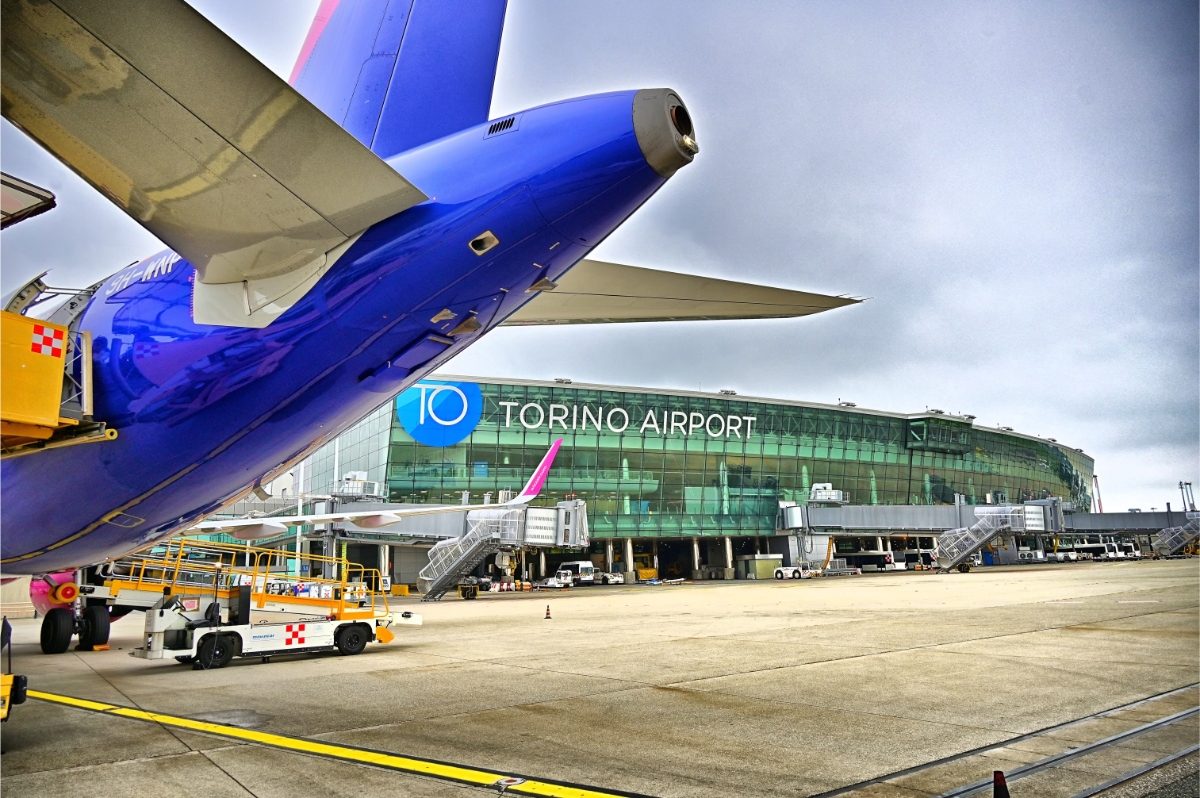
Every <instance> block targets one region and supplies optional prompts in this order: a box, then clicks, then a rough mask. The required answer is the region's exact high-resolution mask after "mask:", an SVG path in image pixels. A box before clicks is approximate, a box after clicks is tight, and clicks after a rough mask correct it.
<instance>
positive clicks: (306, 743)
mask: <svg viewBox="0 0 1200 798" xmlns="http://www.w3.org/2000/svg"><path fill="white" fill-rule="evenodd" d="M28 696H29V697H30V698H36V699H38V700H39V701H47V702H49V703H52V704H60V705H62V706H68V707H74V708H75V709H84V710H88V711H91V712H98V713H101V714H104V715H115V716H117V717H122V718H130V719H131V720H140V721H145V722H147V723H158V724H161V725H163V726H172V727H174V728H177V729H186V730H187V731H193V732H200V733H202V734H212V735H215V736H217V737H224V738H227V739H231V740H240V741H242V742H247V743H254V744H256V745H265V746H268V747H271V748H279V749H282V750H284V751H294V752H296V753H301V754H311V755H314V756H323V757H327V758H330V759H337V760H340V761H343V762H354V763H357V764H360V765H371V766H374V767H379V768H386V769H388V770H397V771H400V772H403V773H412V774H416V775H419V776H429V777H431V778H435V779H443V780H446V781H456V782H459V783H462V784H472V785H476V786H480V787H497V786H498V785H499V784H501V783H502V780H503V781H504V782H508V784H507V786H506V787H505V790H504V791H505V793H512V794H514V795H539V796H547V797H548V798H639V794H638V793H630V792H621V791H613V790H604V789H599V788H596V787H589V786H585V785H577V784H568V783H563V782H555V781H547V780H544V779H535V778H529V777H527V776H519V775H517V774H513V773H498V772H495V771H491V770H482V769H480V768H472V767H468V766H466V765H457V764H454V763H452V762H439V761H437V760H433V759H421V758H418V757H409V756H401V755H400V754H390V753H388V752H386V751H373V750H371V749H369V748H359V747H357V746H350V745H338V744H336V743H325V742H320V741H318V740H310V739H306V738H304V737H290V736H288V735H284V734H271V733H270V732H262V731H255V730H254V729H243V728H241V727H239V726H227V725H225V724H223V723H212V722H210V721H205V720H193V719H191V718H185V717H180V716H178V715H164V714H163V713H161V712H147V711H146V710H142V709H134V708H133V707H123V706H120V705H117V704H106V703H103V702H100V701H89V700H87V699H83V698H74V697H72V696H67V695H59V694H57V693H47V692H43V691H41V690H30V691H28Z"/></svg>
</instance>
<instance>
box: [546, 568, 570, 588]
mask: <svg viewBox="0 0 1200 798" xmlns="http://www.w3.org/2000/svg"><path fill="white" fill-rule="evenodd" d="M574 584H575V580H574V578H573V577H572V576H571V572H570V571H566V570H560V571H557V572H556V573H555V574H554V576H547V577H546V578H545V579H543V580H542V581H540V582H538V583H537V587H538V588H562V587H572V586H573V585H574Z"/></svg>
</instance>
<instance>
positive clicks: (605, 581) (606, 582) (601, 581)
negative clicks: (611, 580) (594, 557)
mask: <svg viewBox="0 0 1200 798" xmlns="http://www.w3.org/2000/svg"><path fill="white" fill-rule="evenodd" d="M600 584H602V585H607V584H608V577H607V576H602V577H600Z"/></svg>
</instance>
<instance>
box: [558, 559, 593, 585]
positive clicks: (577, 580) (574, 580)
mask: <svg viewBox="0 0 1200 798" xmlns="http://www.w3.org/2000/svg"><path fill="white" fill-rule="evenodd" d="M558 570H559V571H567V572H569V573H570V574H571V584H573V585H593V584H595V583H596V582H595V580H596V566H595V565H593V564H592V563H591V561H589V560H572V561H570V562H565V563H562V564H561V565H559V566H558Z"/></svg>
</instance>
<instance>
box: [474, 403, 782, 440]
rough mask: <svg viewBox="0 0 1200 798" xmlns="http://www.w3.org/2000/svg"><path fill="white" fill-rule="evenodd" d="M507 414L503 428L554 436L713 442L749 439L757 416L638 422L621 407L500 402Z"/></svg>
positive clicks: (668, 416)
mask: <svg viewBox="0 0 1200 798" xmlns="http://www.w3.org/2000/svg"><path fill="white" fill-rule="evenodd" d="M496 404H497V405H499V406H500V408H501V409H502V410H503V411H504V426H505V427H513V426H516V425H520V426H522V427H524V428H525V429H549V430H550V431H551V432H553V431H555V430H562V431H564V432H567V431H572V432H586V431H587V430H589V429H590V430H592V431H594V432H602V431H607V432H611V433H614V434H616V435H621V434H623V433H625V432H626V431H629V430H633V431H634V432H636V433H637V434H639V435H645V434H650V433H652V434H654V435H664V436H670V435H679V436H682V437H685V438H687V437H691V436H693V435H707V436H708V437H710V438H737V439H739V440H740V439H741V438H742V436H743V435H744V436H745V437H747V438H749V437H750V434H751V433H752V432H753V431H754V422H755V421H757V420H758V417H757V416H742V415H736V414H732V413H700V412H695V411H693V412H690V413H689V412H685V411H683V410H657V409H651V410H647V411H646V413H645V415H644V416H641V417H640V418H635V417H634V416H633V415H632V414H630V412H629V411H628V410H626V409H625V408H623V407H621V406H620V405H580V404H559V403H555V402H552V403H550V404H542V403H541V402H527V403H525V404H521V403H520V402H497V403H496Z"/></svg>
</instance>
